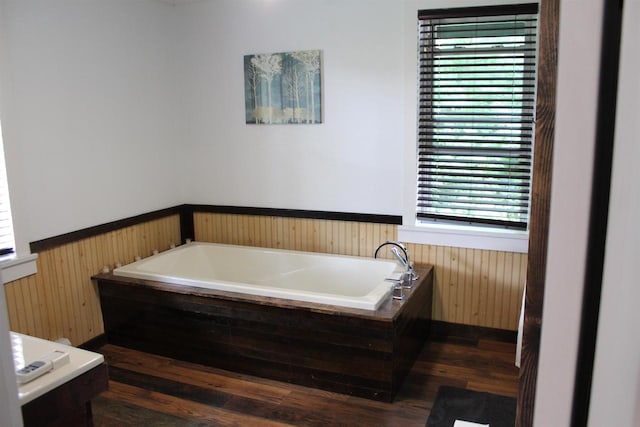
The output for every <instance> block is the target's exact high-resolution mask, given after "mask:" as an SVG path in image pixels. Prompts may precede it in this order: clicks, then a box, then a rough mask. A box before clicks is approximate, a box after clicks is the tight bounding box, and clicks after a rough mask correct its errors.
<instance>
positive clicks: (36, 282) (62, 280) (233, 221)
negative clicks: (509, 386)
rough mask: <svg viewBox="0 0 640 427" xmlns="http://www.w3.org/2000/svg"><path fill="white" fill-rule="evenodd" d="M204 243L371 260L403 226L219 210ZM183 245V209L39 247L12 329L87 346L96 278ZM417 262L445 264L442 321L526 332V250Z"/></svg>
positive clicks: (437, 255)
mask: <svg viewBox="0 0 640 427" xmlns="http://www.w3.org/2000/svg"><path fill="white" fill-rule="evenodd" d="M194 231H195V238H196V240H199V241H206V242H218V243H232V244H240V245H249V246H260V247H270V248H282V249H294V250H303V251H311V252H326V253H332V254H342V255H355V256H366V257H371V256H373V253H374V252H375V250H376V248H377V247H378V245H379V244H380V243H382V242H385V241H387V240H395V239H396V238H397V226H395V225H389V224H374V223H364V222H356V221H334V220H320V219H301V218H287V217H278V216H262V215H238V214H218V213H198V212H196V213H195V214H194ZM179 242H180V218H179V215H177V214H176V215H171V216H167V217H164V218H161V219H156V220H152V221H147V222H144V223H141V224H139V225H133V226H128V227H124V228H120V229H118V230H116V231H111V232H107V233H103V234H99V235H97V236H94V237H88V238H84V239H80V240H78V241H75V242H71V243H67V244H63V245H61V246H57V247H54V248H51V249H46V250H43V251H40V252H39V253H38V273H37V274H35V275H33V276H29V277H25V278H23V279H20V280H16V281H14V282H11V283H8V284H6V285H5V287H4V290H5V294H6V299H7V306H8V311H9V322H10V326H11V329H12V330H14V331H17V332H22V333H25V334H29V335H33V336H37V337H41V338H45V339H50V340H56V339H58V338H62V337H65V338H68V339H69V340H70V341H71V343H72V344H74V345H79V344H82V343H85V342H87V341H89V340H91V339H92V338H95V337H97V336H99V335H101V334H102V333H103V332H104V327H103V324H102V313H101V311H100V302H99V299H98V294H97V291H96V288H95V285H94V284H93V283H92V281H91V276H92V275H94V274H96V273H98V272H100V271H101V270H102V268H103V267H104V266H107V267H109V268H113V267H114V265H115V264H116V263H117V262H120V263H123V264H126V263H129V262H132V261H133V260H134V258H135V257H136V256H141V257H146V256H149V255H151V253H152V252H153V250H154V249H157V250H159V251H163V250H166V249H168V248H169V246H170V245H171V244H172V243H176V244H177V243H179ZM408 248H409V251H410V253H411V256H412V259H413V261H414V262H415V263H424V264H431V265H434V266H435V287H434V303H433V308H432V310H433V312H432V313H433V318H434V319H435V320H441V321H445V322H451V323H461V324H466V325H475V326H483V327H491V328H498V329H507V330H512V331H514V330H516V329H517V327H518V316H519V313H520V304H521V300H522V290H523V286H524V281H525V275H526V264H527V256H526V254H518V253H509V252H496V251H486V250H474V249H463V248H454V247H445V246H431V245H415V244H410V245H408Z"/></svg>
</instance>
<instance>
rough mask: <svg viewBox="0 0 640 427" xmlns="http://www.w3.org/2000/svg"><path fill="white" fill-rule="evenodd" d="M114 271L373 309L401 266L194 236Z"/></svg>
mask: <svg viewBox="0 0 640 427" xmlns="http://www.w3.org/2000/svg"><path fill="white" fill-rule="evenodd" d="M113 273H114V274H115V275H116V276H126V277H132V278H137V279H146V280H156V281H165V282H171V283H176V284H181V285H187V286H196V287H202V288H208V289H215V290H221V291H229V292H240V293H244V294H251V295H259V296H265V297H276V298H284V299H290V300H298V301H306V302H312V303H320V304H330V305H337V306H342V307H351V308H360V309H366V310H376V309H377V308H378V307H379V306H380V304H382V302H384V301H385V300H386V299H387V298H390V294H391V292H392V288H393V284H392V283H390V282H388V281H385V280H384V279H385V278H399V277H400V275H401V273H402V269H401V267H400V266H399V264H398V263H396V262H394V261H389V260H381V259H377V260H376V259H372V258H361V257H353V256H343V255H329V254H317V253H311V252H299V251H289V250H281V249H266V248H256V247H247V246H235V245H224V244H217V243H200V242H193V243H190V244H188V245H183V246H179V247H177V248H175V249H171V250H168V251H165V252H162V253H160V254H158V255H154V256H151V257H149V258H145V259H143V260H140V261H137V262H134V263H132V264H128V265H125V266H123V267H120V268H116V269H115V270H114V271H113Z"/></svg>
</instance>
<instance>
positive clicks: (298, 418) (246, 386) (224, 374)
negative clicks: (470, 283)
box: [93, 337, 518, 427]
mask: <svg viewBox="0 0 640 427" xmlns="http://www.w3.org/2000/svg"><path fill="white" fill-rule="evenodd" d="M99 351H100V352H101V353H103V354H104V355H105V358H106V360H107V362H108V363H109V366H113V367H116V368H119V369H121V370H122V371H120V373H122V374H126V375H118V378H112V379H111V382H110V389H109V391H108V392H105V393H103V394H102V395H101V396H99V397H98V398H97V399H96V400H94V401H93V414H94V425H96V426H113V425H118V426H123V427H129V426H135V427H137V426H141V425H149V426H156V425H158V426H159V425H163V426H168V425H184V426H191V425H194V426H195V425H201V424H203V423H205V424H207V423H208V424H213V425H221V426H227V425H228V426H232V425H247V426H249V425H250V426H253V425H256V426H257V425H259V426H263V425H264V426H269V425H272V424H271V423H274V424H273V425H296V426H326V425H331V426H333V425H350V426H351V425H353V426H360V425H367V426H407V427H408V426H422V427H423V426H424V425H425V422H426V420H427V417H428V416H429V411H430V409H431V408H432V406H433V403H434V399H435V397H436V393H437V390H438V387H439V386H441V385H449V386H455V387H462V388H468V389H475V390H479V391H487V392H494V393H496V392H499V393H500V394H504V395H507V396H512V397H513V396H515V394H516V393H515V388H516V387H517V377H518V370H517V368H516V367H515V366H513V356H514V352H515V346H514V345H513V344H509V345H506V344H505V343H501V342H495V341H486V340H483V341H481V342H478V341H477V340H476V341H473V342H472V341H470V340H468V339H458V338H457V337H453V338H452V339H451V340H450V341H448V342H447V341H445V342H438V341H431V340H430V341H429V342H427V344H426V345H425V346H424V349H423V351H422V353H421V354H420V357H419V358H418V360H417V361H416V363H415V364H414V366H413V368H412V370H411V372H410V374H409V375H408V376H407V379H406V380H405V382H404V385H403V386H402V388H401V389H400V392H399V395H398V398H397V399H396V400H395V401H394V402H393V403H385V402H378V401H373V400H367V399H360V398H357V397H351V396H345V395H342V394H337V393H330V392H326V391H322V390H316V389H311V388H306V387H302V386H298V385H295V384H288V383H284V382H277V381H272V380H266V379H262V378H257V377H251V376H247V375H238V374H236V373H231V372H228V371H223V370H219V369H215V368H210V367H207V366H203V365H198V364H193V363H185V362H181V361H178V360H175V359H170V358H165V357H160V356H156V355H152V354H149V353H143V352H140V351H136V350H132V349H128V348H123V347H118V346H114V345H111V344H108V345H105V346H103V347H102V348H100V349H99ZM438 368H440V370H439V369H438ZM134 373H139V374H141V375H137V376H136V375H132V374H134ZM461 374H464V376H461ZM164 380H170V381H173V383H172V385H173V386H172V387H163V386H162V384H163V381H164ZM176 383H178V384H176ZM176 385H177V386H176ZM207 391H208V392H211V393H221V394H223V396H222V398H220V397H219V396H218V395H217V394H216V397H215V398H213V399H211V400H210V403H209V402H207V404H202V403H199V401H201V400H202V399H201V397H202V396H206V394H207Z"/></svg>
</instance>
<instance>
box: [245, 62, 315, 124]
mask: <svg viewBox="0 0 640 427" xmlns="http://www.w3.org/2000/svg"><path fill="white" fill-rule="evenodd" d="M321 94H322V76H321V51H319V50H303V51H297V52H284V53H268V54H259V55H245V57H244V99H245V119H246V122H247V123H250V124H274V123H322V97H321Z"/></svg>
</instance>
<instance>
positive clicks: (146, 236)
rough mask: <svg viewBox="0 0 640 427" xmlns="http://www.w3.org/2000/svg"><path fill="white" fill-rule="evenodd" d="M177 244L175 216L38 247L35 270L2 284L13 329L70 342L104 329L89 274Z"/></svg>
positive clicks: (89, 337) (178, 226) (85, 337)
mask: <svg viewBox="0 0 640 427" xmlns="http://www.w3.org/2000/svg"><path fill="white" fill-rule="evenodd" d="M171 243H174V244H179V243H180V218H179V215H177V214H176V215H170V216H166V217H164V218H160V219H156V220H151V221H147V222H143V223H140V224H136V225H132V226H128V227H124V228H120V229H117V230H115V231H110V232H106V233H102V234H99V235H96V236H91V237H87V238H82V239H80V240H77V241H73V242H71V243H65V244H62V245H59V246H55V247H52V248H50V249H45V250H42V251H38V264H37V266H38V272H37V273H36V274H34V275H32V276H28V277H25V278H23V279H19V280H16V281H13V282H10V283H7V284H5V286H4V289H5V294H6V299H7V308H8V312H9V324H10V327H11V330H12V331H16V332H20V333H23V334H27V335H32V336H36V337H40V338H44V339H48V340H56V339H59V338H62V337H65V338H68V339H69V340H70V341H71V343H72V344H73V345H79V344H82V343H85V342H87V341H89V340H91V339H92V338H95V337H96V336H99V335H102V334H103V333H104V327H103V324H102V312H101V311H100V301H99V299H98V291H97V289H96V286H95V284H94V283H92V281H91V276H93V275H95V274H97V273H99V272H100V271H101V270H102V268H103V267H104V266H107V267H109V268H110V269H112V268H113V267H114V265H115V264H116V263H118V262H119V263H122V264H126V263H130V262H133V261H134V258H135V257H136V256H141V257H146V256H149V255H151V254H152V252H153V250H156V249H157V250H159V251H162V250H166V249H168V248H169V246H170V245H171Z"/></svg>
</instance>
